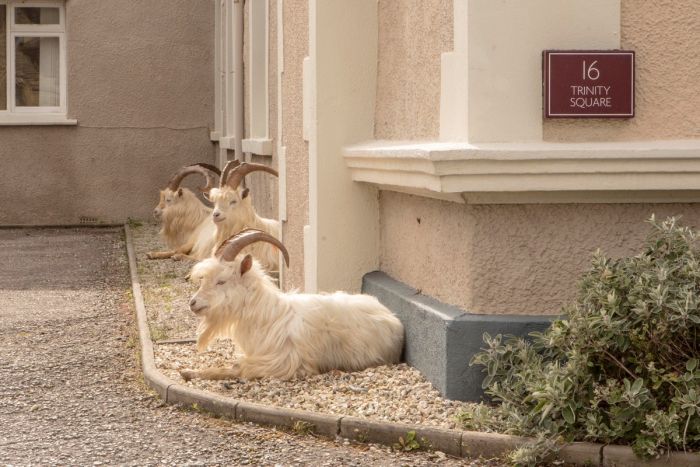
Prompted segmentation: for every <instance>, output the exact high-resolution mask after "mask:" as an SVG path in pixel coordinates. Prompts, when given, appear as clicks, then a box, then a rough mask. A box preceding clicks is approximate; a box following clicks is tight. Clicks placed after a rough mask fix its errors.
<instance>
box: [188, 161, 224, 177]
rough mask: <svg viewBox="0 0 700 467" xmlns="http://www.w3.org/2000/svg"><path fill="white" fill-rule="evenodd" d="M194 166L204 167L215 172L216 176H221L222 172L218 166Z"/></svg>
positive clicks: (201, 164) (202, 164) (200, 164)
mask: <svg viewBox="0 0 700 467" xmlns="http://www.w3.org/2000/svg"><path fill="white" fill-rule="evenodd" d="M194 165H198V166H200V167H204V168H205V169H207V170H210V171H212V172H214V173H215V174H216V175H221V170H219V168H218V167H216V166H214V165H211V164H205V163H204V162H197V163H196V164H194Z"/></svg>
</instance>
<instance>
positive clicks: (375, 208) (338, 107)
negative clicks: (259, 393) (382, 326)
mask: <svg viewBox="0 0 700 467" xmlns="http://www.w3.org/2000/svg"><path fill="white" fill-rule="evenodd" d="M377 32H378V31H377V2H376V0H353V2H352V7H349V5H348V2H347V1H345V0H311V1H310V4H309V55H310V57H309V58H310V63H309V74H310V75H311V77H310V79H311V82H310V83H309V84H311V87H310V88H309V89H310V91H309V94H310V96H309V98H308V99H309V102H308V104H309V105H311V106H312V107H313V108H311V109H309V110H308V116H307V118H308V123H309V125H308V130H309V131H308V133H309V134H308V137H309V165H310V166H309V178H310V180H309V198H310V199H309V219H310V226H309V231H308V235H306V238H305V250H306V252H305V253H306V254H305V256H306V258H305V264H304V266H305V268H306V289H307V291H316V290H320V291H334V290H341V289H342V290H347V291H351V292H357V291H359V290H360V288H361V280H362V276H363V275H364V274H365V273H367V272H369V271H372V270H375V269H377V267H378V258H379V205H378V194H377V190H376V188H374V187H370V186H367V185H363V184H358V183H355V182H353V181H352V178H351V176H350V172H349V169H348V168H347V166H346V164H345V161H344V160H343V153H342V148H343V146H346V145H348V144H351V143H353V142H359V141H364V140H367V139H371V138H372V137H373V135H374V103H375V93H376V77H377V36H378V34H377ZM305 97H306V96H305ZM306 104H307V103H306V102H305V105H306Z"/></svg>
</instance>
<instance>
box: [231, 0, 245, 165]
mask: <svg viewBox="0 0 700 467" xmlns="http://www.w3.org/2000/svg"><path fill="white" fill-rule="evenodd" d="M244 5H245V0H234V1H233V103H234V107H233V131H234V138H235V140H234V146H233V149H234V154H235V156H234V157H235V158H236V159H238V160H239V161H241V162H244V161H245V156H244V155H243V137H244V135H243V131H244V122H243V115H244V114H243V105H244V103H243V6H244Z"/></svg>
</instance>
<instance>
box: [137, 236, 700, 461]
mask: <svg viewBox="0 0 700 467" xmlns="http://www.w3.org/2000/svg"><path fill="white" fill-rule="evenodd" d="M124 233H125V237H126V250H127V256H128V260H129V261H128V262H129V271H130V276H131V288H132V291H133V295H134V305H135V308H136V318H137V319H136V323H137V327H138V332H139V340H140V343H141V361H142V365H143V372H144V380H145V382H146V384H147V385H148V386H149V387H151V388H153V389H154V390H156V392H157V393H158V394H159V395H160V397H161V398H162V399H163V400H164V401H165V402H166V403H168V404H184V405H192V404H197V405H198V406H200V407H201V408H202V409H204V410H207V411H209V412H211V413H213V414H215V415H222V416H227V417H229V418H231V419H235V420H239V421H250V422H254V423H259V424H264V425H272V426H283V427H291V428H293V426H294V423H295V422H296V421H299V420H301V421H306V422H308V423H311V424H313V425H314V427H315V429H316V430H315V431H316V433H318V434H322V435H325V436H329V437H334V436H336V435H337V434H340V435H341V436H346V437H348V438H350V439H355V440H359V439H358V438H357V436H358V433H362V434H363V435H362V436H361V437H362V438H363V441H364V442H370V443H378V444H388V445H392V444H394V443H396V442H398V437H399V436H405V434H406V433H407V432H408V431H415V432H416V434H417V436H418V438H419V439H420V438H423V437H425V438H426V439H427V440H429V441H430V443H431V444H432V445H433V446H432V448H433V449H435V450H442V452H444V453H445V454H450V455H454V456H461V457H479V456H480V457H486V458H489V457H499V456H503V455H504V454H506V453H507V452H508V451H510V450H512V449H515V448H517V447H519V446H521V445H522V444H523V443H524V442H526V441H527V438H521V437H517V436H510V435H502V434H497V433H480V432H473V431H461V430H449V429H444V428H438V427H429V426H420V425H409V424H402V423H391V422H382V421H377V420H365V419H361V418H355V417H344V416H338V415H329V414H322V413H316V412H308V411H302V410H293V409H285V408H282V407H274V406H264V405H260V404H253V403H248V402H239V401H236V400H234V399H230V398H226V397H222V396H219V395H216V394H212V393H209V392H206V391H200V390H198V389H193V388H189V387H187V386H183V385H181V384H177V383H176V382H174V381H173V380H171V379H170V378H168V377H166V376H165V375H163V374H162V373H161V372H160V371H158V369H157V368H156V366H155V360H154V356H153V342H152V340H151V336H150V331H149V328H148V324H147V321H146V307H145V305H144V302H143V295H142V294H141V284H140V282H139V279H138V275H137V272H136V271H137V269H136V255H135V253H134V247H133V242H132V235H131V231H130V229H129V226H128V225H124ZM318 427H321V429H320V430H319V429H318ZM457 440H459V441H457ZM457 442H458V445H456V443H457ZM457 448H458V449H457ZM601 452H603V456H602V458H601V457H600V453H601ZM561 453H562V454H561V458H562V459H564V460H566V461H567V462H570V463H572V464H575V465H582V466H583V465H591V464H590V463H589V460H591V459H600V461H601V462H602V465H606V466H617V467H627V466H633V465H634V466H652V467H658V466H661V465H669V466H670V465H678V466H688V467H690V466H693V467H696V466H698V467H700V455H699V454H696V453H691V454H685V453H672V454H671V456H670V457H668V459H669V462H670V463H668V462H667V463H659V462H660V461H662V460H653V461H649V462H645V461H642V460H640V459H638V458H636V457H634V454H633V453H632V450H631V448H629V447H628V446H605V447H603V445H601V444H593V443H570V444H568V445H565V446H563V447H562V449H561ZM606 453H609V454H608V456H609V457H607V458H606V457H605V455H606ZM664 462H665V461H664Z"/></svg>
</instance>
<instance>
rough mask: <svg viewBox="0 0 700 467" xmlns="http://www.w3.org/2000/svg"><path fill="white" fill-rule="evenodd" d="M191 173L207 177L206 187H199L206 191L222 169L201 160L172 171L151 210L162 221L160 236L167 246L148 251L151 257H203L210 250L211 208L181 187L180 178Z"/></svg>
mask: <svg viewBox="0 0 700 467" xmlns="http://www.w3.org/2000/svg"><path fill="white" fill-rule="evenodd" d="M190 174H200V175H203V176H204V177H205V178H206V181H207V184H206V186H204V187H200V188H199V190H200V191H201V192H203V193H205V194H206V193H208V192H209V190H210V189H211V188H212V187H213V186H214V184H215V183H216V180H215V177H214V175H217V176H218V175H220V174H221V172H220V171H219V169H217V168H216V167H214V166H213V165H209V164H204V163H199V164H194V165H188V166H186V167H183V168H181V169H180V170H178V171H177V172H175V174H174V175H173V176H172V178H171V179H170V182H168V186H167V187H166V188H165V189H164V190H161V191H160V200H159V202H158V205H157V206H156V207H155V209H154V210H153V216H154V217H155V218H156V219H158V220H160V221H161V224H162V227H161V230H160V235H161V238H162V239H163V241H164V242H165V244H166V245H167V246H168V248H170V249H169V250H167V251H155V252H149V253H148V254H147V256H148V258H150V259H164V258H173V259H181V258H184V257H191V258H195V259H204V258H207V257H208V256H209V254H210V253H211V245H212V244H213V237H214V231H215V227H214V223H213V222H212V219H211V212H212V209H211V208H209V207H207V206H206V205H204V204H203V203H202V202H201V201H200V200H199V198H197V196H196V195H195V194H194V193H193V192H192V191H190V190H189V189H187V188H181V187H180V183H182V180H183V179H184V178H185V177H186V176H188V175H190Z"/></svg>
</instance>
